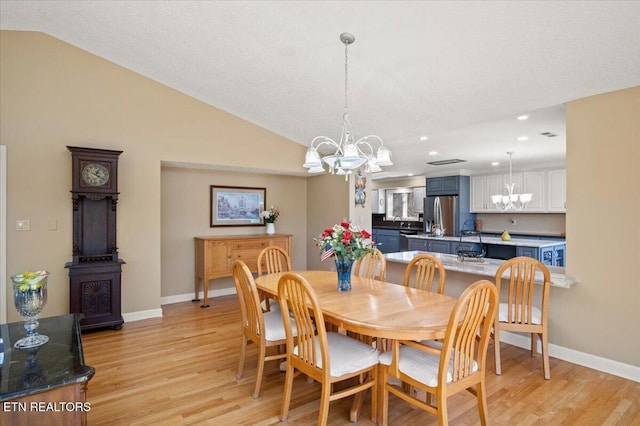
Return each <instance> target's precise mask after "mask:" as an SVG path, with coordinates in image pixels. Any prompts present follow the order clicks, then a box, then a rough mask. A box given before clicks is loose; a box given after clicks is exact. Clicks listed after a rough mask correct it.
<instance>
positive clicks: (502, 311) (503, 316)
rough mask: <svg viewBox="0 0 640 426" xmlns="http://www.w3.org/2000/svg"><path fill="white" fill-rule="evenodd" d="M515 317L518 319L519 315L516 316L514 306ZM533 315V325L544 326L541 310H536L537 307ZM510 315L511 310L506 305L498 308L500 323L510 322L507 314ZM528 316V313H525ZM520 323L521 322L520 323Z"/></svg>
mask: <svg viewBox="0 0 640 426" xmlns="http://www.w3.org/2000/svg"><path fill="white" fill-rule="evenodd" d="M513 309H514V312H513V313H514V316H515V317H516V318H517V315H515V309H516V308H515V306H514V308H513ZM532 311H533V312H532V315H531V323H532V324H542V311H541V310H540V309H539V308H536V307H535V306H534V307H533V308H532ZM508 313H509V308H508V307H507V304H506V303H501V304H500V306H499V308H498V321H500V322H508V317H507V314H508ZM525 315H526V312H525ZM518 322H519V321H518Z"/></svg>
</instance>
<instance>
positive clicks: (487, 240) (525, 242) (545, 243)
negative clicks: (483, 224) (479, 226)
mask: <svg viewBox="0 0 640 426" xmlns="http://www.w3.org/2000/svg"><path fill="white" fill-rule="evenodd" d="M406 237H407V238H418V239H423V240H424V239H427V240H444V241H455V242H463V243H479V242H480V240H479V238H478V236H477V235H474V236H468V237H462V238H460V237H434V236H431V235H427V234H416V235H406ZM482 243H483V244H497V245H503V246H523V247H538V248H540V247H550V246H555V245H558V244H564V241H561V240H558V241H554V240H537V239H533V238H511V240H509V241H502V239H501V238H497V237H485V236H483V237H482Z"/></svg>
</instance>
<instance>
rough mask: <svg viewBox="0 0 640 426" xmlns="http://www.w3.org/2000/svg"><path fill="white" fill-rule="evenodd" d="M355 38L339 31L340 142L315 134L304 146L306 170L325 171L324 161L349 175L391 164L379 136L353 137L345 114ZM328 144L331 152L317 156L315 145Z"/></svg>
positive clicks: (330, 169)
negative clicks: (341, 63) (341, 48)
mask: <svg viewBox="0 0 640 426" xmlns="http://www.w3.org/2000/svg"><path fill="white" fill-rule="evenodd" d="M355 40H356V38H355V37H354V36H353V34H349V33H342V34H340V41H342V43H344V114H342V134H341V135H340V141H338V142H336V141H334V140H333V139H331V138H329V137H327V136H317V137H315V138H314V139H313V140H312V141H311V146H310V147H309V148H308V149H307V154H306V156H305V162H304V164H303V166H304V167H306V168H308V169H309V173H323V172H324V171H325V169H324V166H323V163H325V164H327V165H328V166H329V172H330V173H331V174H337V175H345V180H347V178H348V175H350V174H351V173H353V170H354V169H357V168H358V167H361V166H363V165H364V166H365V169H364V171H365V172H370V173H375V172H379V171H382V169H381V168H380V166H391V165H393V163H392V162H391V151H389V150H388V149H387V148H385V147H384V143H383V142H382V139H380V138H379V137H378V136H376V135H368V136H364V137H362V138H360V139H358V140H354V138H353V131H352V129H351V122H350V121H349V115H348V114H347V108H348V105H349V104H348V99H349V98H348V95H347V88H348V81H349V80H348V76H349V74H348V57H349V55H348V46H349V45H350V44H352V43H353V42H354V41H355ZM326 146H328V147H330V151H331V153H330V154H328V155H325V156H323V157H321V156H320V153H319V152H318V148H320V147H326Z"/></svg>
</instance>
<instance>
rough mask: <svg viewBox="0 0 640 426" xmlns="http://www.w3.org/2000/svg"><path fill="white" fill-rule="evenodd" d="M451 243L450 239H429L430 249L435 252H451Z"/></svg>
mask: <svg viewBox="0 0 640 426" xmlns="http://www.w3.org/2000/svg"><path fill="white" fill-rule="evenodd" d="M450 246H451V244H449V241H435V240H429V251H432V252H434V253H447V254H449V251H450V250H451V249H450Z"/></svg>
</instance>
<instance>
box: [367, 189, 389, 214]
mask: <svg viewBox="0 0 640 426" xmlns="http://www.w3.org/2000/svg"><path fill="white" fill-rule="evenodd" d="M385 204H386V193H385V190H384V189H373V190H371V213H377V214H384V213H385Z"/></svg>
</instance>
